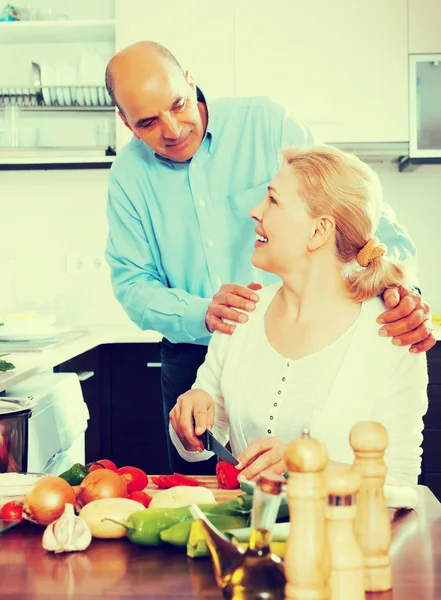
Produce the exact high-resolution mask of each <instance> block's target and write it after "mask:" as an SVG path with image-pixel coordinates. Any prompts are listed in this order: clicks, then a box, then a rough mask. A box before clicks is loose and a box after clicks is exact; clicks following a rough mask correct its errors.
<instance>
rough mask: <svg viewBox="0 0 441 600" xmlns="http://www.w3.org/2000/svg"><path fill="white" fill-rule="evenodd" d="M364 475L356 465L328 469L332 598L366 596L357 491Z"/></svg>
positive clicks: (355, 599) (349, 599)
mask: <svg viewBox="0 0 441 600" xmlns="http://www.w3.org/2000/svg"><path fill="white" fill-rule="evenodd" d="M360 483H361V478H360V475H359V474H358V472H357V471H355V470H354V469H352V468H348V469H344V470H340V469H337V470H328V471H326V485H327V488H328V506H327V509H326V520H327V530H328V542H329V549H330V553H331V579H330V587H331V595H330V598H331V600H364V598H365V595H364V567H363V554H362V552H361V550H360V547H359V545H358V543H357V541H356V538H355V533H354V520H355V515H356V512H357V505H356V494H357V492H358V491H359V489H360Z"/></svg>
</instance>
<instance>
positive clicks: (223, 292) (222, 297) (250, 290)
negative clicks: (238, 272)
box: [205, 283, 262, 335]
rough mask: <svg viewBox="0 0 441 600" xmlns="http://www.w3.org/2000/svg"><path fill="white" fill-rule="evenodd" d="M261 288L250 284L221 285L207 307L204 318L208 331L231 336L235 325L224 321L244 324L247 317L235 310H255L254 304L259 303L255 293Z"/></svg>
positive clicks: (256, 284)
mask: <svg viewBox="0 0 441 600" xmlns="http://www.w3.org/2000/svg"><path fill="white" fill-rule="evenodd" d="M261 287H262V286H261V285H260V283H250V284H248V286H244V285H238V284H236V283H227V284H225V285H223V286H222V287H221V288H220V290H219V291H218V292H217V293H216V294H215V295H214V296H213V300H212V302H211V303H210V304H209V306H208V310H207V314H206V316H205V324H206V326H207V329H208V331H209V332H210V333H213V331H220V332H222V333H227V334H229V335H231V334H232V333H233V331H234V330H235V329H236V325H231V324H229V323H225V321H224V319H227V320H228V321H236V322H237V323H246V322H247V321H248V316H247V315H246V314H245V313H243V312H241V311H240V310H236V309H238V308H239V309H242V311H243V310H245V311H248V312H252V311H253V310H255V308H256V302H258V301H259V296H258V295H257V294H255V291H257V290H260V289H261Z"/></svg>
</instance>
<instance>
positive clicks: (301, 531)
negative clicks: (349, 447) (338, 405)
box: [284, 431, 330, 600]
mask: <svg viewBox="0 0 441 600" xmlns="http://www.w3.org/2000/svg"><path fill="white" fill-rule="evenodd" d="M285 462H286V464H287V467H288V470H289V477H288V484H287V496H288V505H289V514H290V529H289V535H288V539H287V544H286V551H285V558H284V562H285V576H286V581H287V584H286V587H285V598H286V600H329V577H330V563H329V546H328V540H327V536H326V521H325V509H326V497H327V491H326V482H325V474H324V469H325V467H326V464H327V462H328V453H327V451H326V448H325V446H324V445H323V444H322V443H321V442H319V441H318V440H316V439H314V438H311V437H310V436H309V432H307V431H305V432H304V433H303V434H302V437H301V438H299V439H296V440H293V441H292V442H291V443H290V444H289V446H288V448H287V450H286V453H285Z"/></svg>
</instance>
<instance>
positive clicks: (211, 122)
mask: <svg viewBox="0 0 441 600" xmlns="http://www.w3.org/2000/svg"><path fill="white" fill-rule="evenodd" d="M196 99H197V101H198V102H203V103H204V104H205V105H206V107H207V112H208V122H207V129H206V130H205V135H204V138H203V140H202V144H203V143H204V140H205V139H207V141H208V152H209V153H210V154H213V130H214V129H215V118H214V115H213V114H212V111H211V108H210V103H209V102H207V99H206V97H205V94H204V93H203V92H202V90H201V89H200V88H199V87H197V86H196ZM155 158H156V159H157V160H159V162H162V163H165V164H166V165H168V166H169V167H171V168H172V169H179V168H180V166H181V165H182V166H184V165H186V164H187V163H189V162H190V161H191V158H190V160H188V161H186V162H184V163H181V162H176V161H174V160H171V159H170V158H166V157H165V156H161V155H160V154H156V152H155Z"/></svg>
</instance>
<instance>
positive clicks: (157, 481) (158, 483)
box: [150, 475, 167, 490]
mask: <svg viewBox="0 0 441 600" xmlns="http://www.w3.org/2000/svg"><path fill="white" fill-rule="evenodd" d="M150 479H151V480H152V482H153V483H154V484H155V485H156V486H157V487H158V488H159V489H161V490H165V489H166V487H167V486H166V485H165V482H164V475H158V476H157V477H151V478H150Z"/></svg>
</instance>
